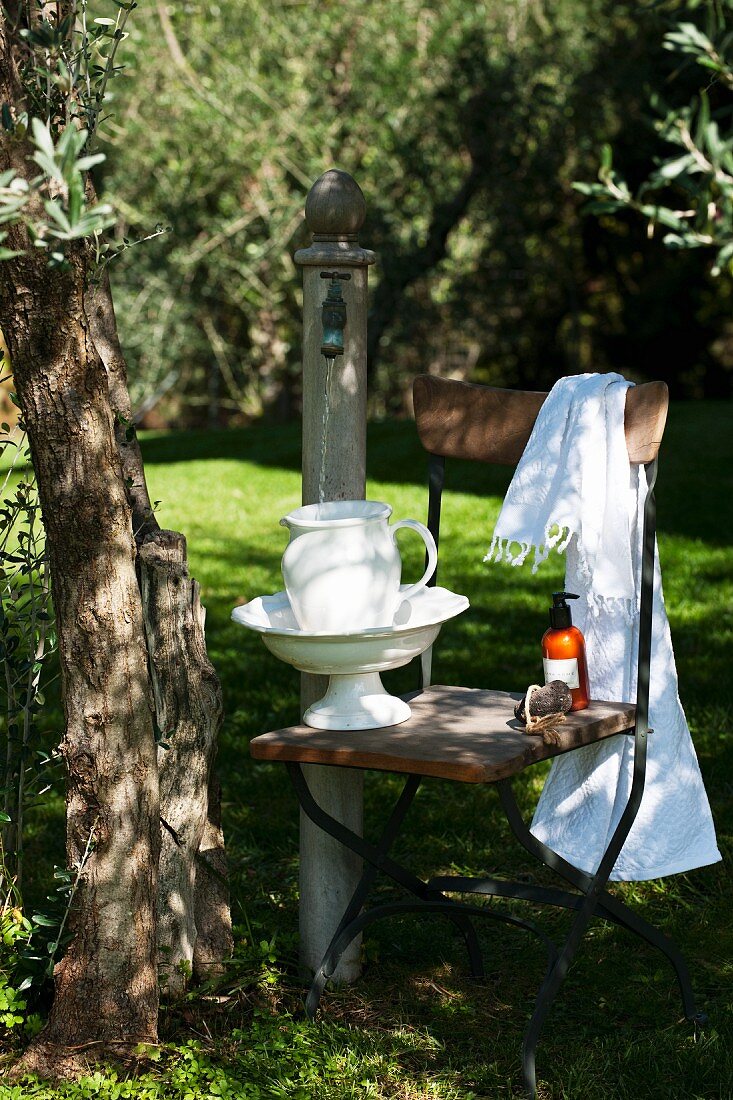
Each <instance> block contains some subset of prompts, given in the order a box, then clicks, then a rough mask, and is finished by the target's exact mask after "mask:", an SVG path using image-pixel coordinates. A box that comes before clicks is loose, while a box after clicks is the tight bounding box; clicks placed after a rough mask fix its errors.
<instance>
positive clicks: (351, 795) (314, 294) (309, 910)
mask: <svg viewBox="0 0 733 1100" xmlns="http://www.w3.org/2000/svg"><path fill="white" fill-rule="evenodd" d="M365 215H366V202H365V200H364V196H363V194H362V192H361V188H360V187H359V185H358V184H357V183H356V182H355V180H353V179H352V177H351V176H350V175H349V174H348V173H347V172H341V171H338V170H337V169H335V168H332V169H331V170H330V171H328V172H326V173H325V174H324V175H322V176H321V177H320V179H318V180H316V182H315V183H314V184H313V187H312V188H311V190H310V193H309V195H308V199H307V201H306V205H305V216H306V222H307V224H308V228H309V229H310V230H311V232H312V234H313V243H312V245H311V246H310V248H304V249H301V250H300V251H299V252H296V254H295V262H296V263H297V264H299V265H300V266H302V268H303V504H314V503H316V502H317V501H318V491H319V480H320V477H321V461H322V459H323V461H324V463H325V469H324V478H323V485H324V499H325V500H363V499H364V492H365V484H366V472H365V467H366V338H367V269H368V267H369V265H370V264H372V263H374V253H373V252H369V251H368V250H367V249H364V248H360V247H359V241H358V236H357V235H358V232H359V229H360V228H361V226H362V224H363V222H364V217H365ZM322 271H339V272H344V273H348V274H350V275H351V279H350V280H349V281H348V282H343V283H342V284H341V288H342V293H343V296H344V300H345V301H346V327H345V329H344V354H343V355H340V356H338V358H337V359H336V361H335V363H334V366H333V368H332V379H331V395H330V406H331V407H330V413H329V420H328V432H327V435H328V438H327V441H326V450H325V456H324V441H323V429H324V423H323V414H324V405H325V397H326V361H325V359H324V358H323V356H322V354H321V344H322V342H323V334H322V327H321V303H322V301H323V299H324V298H325V296H326V291H327V288H328V282H327V280H325V279H322V278H321V272H322ZM325 689H326V681H325V680H324V678H323V677H319V676H310V675H307V674H304V675H303V677H302V688H301V702H302V707H303V710H305V708H306V707H307V706H309V705H310V703H312V702H313V701H314V700H316V699H318V698H320V697H321V696H322V695H323V693H324V692H325ZM344 736H345V737H347V736H348V734H344ZM304 770H305V771H306V773H307V779H308V783H309V785H310V787H311V790H312V791H313V794H314V796H315V798H316V800H317V801H318V802H319V803H320V804H321V805H322V806H323V807H324V808H325V809H326V810H328V811H329V813H331V814H333V816H334V817H336V818H338V819H339V821H341V822H343V824H345V825H347V826H348V827H349V828H351V829H353V830H354V831H355V832H358V833H359V834H361V831H362V807H363V777H362V773H361V772H358V771H351V770H350V769H347V768H325V767H320V766H317V765H311V766H308V767H307V768H305V769H304ZM360 875H361V861H360V860H359V859H358V858H357V857H356V856H354V855H353V853H350V852H347V851H346V850H345V849H344V848H343V847H342V846H341V845H340V844H338V843H337V842H336V841H335V840H333V839H332V838H331V837H329V836H326V834H325V833H323V832H322V831H321V830H320V829H318V828H316V826H315V825H313V824H312V823H311V822H310V821H309V820H308V818H306V817H305V815H304V814H301V822H300V958H301V964H302V965H303V966H304V967H305V968H307V969H309V970H311V971H313V970H315V969H316V968H317V966H318V965H319V963H320V962H321V959H322V958H323V955H324V954H325V951H326V948H327V947H328V944H329V942H330V940H331V936H332V935H333V932H334V931H335V928H336V925H337V924H338V921H339V919H340V917H341V914H342V913H343V911H344V909H345V908H346V904H347V902H348V900H349V898H350V897H351V894H352V893H353V891H354V888H355V886H356V884H357V882H358V880H359V876H360ZM359 948H360V939H359V940H356V941H354V943H352V944H351V946H350V947H349V950H348V951H347V952H346V953H345V954H344V956H343V958H342V959H341V962H340V964H339V967H338V969H337V971H336V974H335V975H334V978H335V980H336V981H342V982H349V981H354V979H355V978H357V977H358V976H359V973H360V969H361V968H360V964H359Z"/></svg>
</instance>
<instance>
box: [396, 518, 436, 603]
mask: <svg viewBox="0 0 733 1100" xmlns="http://www.w3.org/2000/svg"><path fill="white" fill-rule="evenodd" d="M400 527H410V528H411V529H412V530H413V531H417V533H418V535H420V537H421V538H422V540H423V542H424V543H425V548H426V550H427V552H428V564H427V568H426V569H425V572H424V573H423V575H422V577H421V578H420V580H419V581H418V582H417V584H411V585H410V587H409V588H406V589H405V590H404V592H400V600H409V599H410V597H411V596H415V595H417V593H418V592H421V591H422V590H423V588H425V586H426V584H427V583H428V581H429V580H430V578H431V577H432V575H433V573H434V572H435V569H436V567H437V564H438V547H437V546H436V545H435V539H434V538H433V536H432V535H431V534H430V532H429V531H428V529H427V527H426V526H425V524H424V523H420V522H419V521H418V520H416V519H398V520H397V522H396V523H391V524H390V526H389V529H390V532H391V534H392V538H393V539H394V540H395V542H396V541H397V540H396V539H395V532H396V531H398V530H399V529H400Z"/></svg>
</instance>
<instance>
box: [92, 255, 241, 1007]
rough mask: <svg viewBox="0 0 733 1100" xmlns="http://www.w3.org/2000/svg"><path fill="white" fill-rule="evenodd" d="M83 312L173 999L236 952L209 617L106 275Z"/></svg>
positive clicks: (164, 962)
mask: <svg viewBox="0 0 733 1100" xmlns="http://www.w3.org/2000/svg"><path fill="white" fill-rule="evenodd" d="M86 308H87V313H88V316H89V318H90V323H91V331H92V334H93V337H94V342H95V345H96V347H97V350H98V351H99V353H100V355H101V357H102V360H103V362H104V364H105V367H106V369H107V375H108V378H109V390H110V402H111V404H112V408H113V410H114V412H115V416H116V424H117V441H118V446H119V451H120V456H121V460H122V468H123V473H124V476H125V481H126V484H127V486H128V494H129V499H130V503H131V507H132V522H133V529H134V532H135V538H136V541H137V544H138V574H139V579H140V589H141V593H142V601H143V618H144V624H145V636H146V640H147V647H148V652H149V656H150V674H151V678H152V686H153V695H154V700H155V718H156V723H157V726H158V730H159V737H160V741H161V745H160V748H159V750H158V762H159V769H160V813H161V825H162V839H161V857H160V884H159V893H158V915H159V925H158V946H159V967H160V974H161V980H162V983H163V988H164V990H165V992H166V994H167V995H168V996H170V997H175V996H176V995H178V994H180V993H182V992H183V991H184V989H185V988H186V985H187V981H188V977H189V975H190V974H191V973H193V975H194V977H196V978H198V979H203V978H207V977H211V976H212V975H213V974H214V973H216V972H217V971H219V970H220V969H221V967H222V963H223V961H224V960H225V959H226V958H228V956H229V955H230V954H231V950H232V931H231V916H230V910H229V892H228V887H227V877H226V872H227V868H226V857H225V851H224V837H223V833H222V829H221V818H220V797H219V785H218V781H217V779H216V776H215V774H214V762H215V757H216V739H217V734H218V731H219V727H220V725H221V719H222V699H221V687H220V684H219V681H218V679H217V676H216V673H215V671H214V668H213V666H212V665H211V662H210V661H209V658H208V655H207V652H206V641H205V637H204V621H205V612H204V609H203V607H202V606H201V599H200V590H199V586H198V583H197V582H196V580H194V578H193V577H191V576H190V575H189V572H188V563H187V555H186V540H185V538H184V536H183V535H181V534H179V533H177V532H175V531H165V530H162V529H161V528H160V527H159V526H158V523H157V520H156V518H155V515H154V512H153V508H152V505H151V502H150V496H149V493H148V489H147V485H146V481H145V470H144V467H143V461H142V455H141V453H140V447H139V444H138V442H137V438H136V436H135V431H134V425H133V424H132V416H133V414H132V409H131V405H130V397H129V392H128V388H127V367H126V363H125V358H124V354H123V352H122V348H121V346H120V341H119V336H118V333H117V323H116V320H115V312H114V305H113V301H112V293H111V289H110V285H109V279H108V278H107V276H106V274H105V276H104V277H103V278H102V279H101V280H100V281H98V282H97V283H96V284H95V285H94V286H93V288H92V289H91V290H90V292H89V294H88V295H87V301H86Z"/></svg>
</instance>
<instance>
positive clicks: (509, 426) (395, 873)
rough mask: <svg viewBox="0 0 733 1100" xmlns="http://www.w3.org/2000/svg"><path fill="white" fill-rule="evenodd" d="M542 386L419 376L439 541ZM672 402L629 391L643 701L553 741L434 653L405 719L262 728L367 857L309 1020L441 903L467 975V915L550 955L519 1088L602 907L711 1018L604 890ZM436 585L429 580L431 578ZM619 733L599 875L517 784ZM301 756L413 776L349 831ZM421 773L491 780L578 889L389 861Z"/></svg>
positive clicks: (649, 937)
mask: <svg viewBox="0 0 733 1100" xmlns="http://www.w3.org/2000/svg"><path fill="white" fill-rule="evenodd" d="M546 396H547V395H546V394H545V393H535V392H527V391H515V390H503V389H494V388H490V387H484V386H472V385H467V384H465V383H461V382H452V381H445V380H441V379H438V378H433V377H431V376H427V375H425V376H421V377H419V378H417V379H416V381H415V385H414V405H415V420H416V423H417V429H418V433H419V435H420V439H421V441H422V443H423V446H424V447H425V449H426V450H427V451H428V454H429V464H428V469H429V505H428V526H429V527H430V529H431V531H432V534H433V536H434V538H435V541H436V543H438V542H439V537H440V513H441V503H442V494H443V486H444V480H445V467H446V459H455V458H460V459H470V460H474V461H479V462H489V463H500V464H507V465H513V464H515V463H516V462H517V461H518V460H519V458H520V457H521V455H522V452H523V450H524V447H525V445H526V443H527V440H528V438H529V436H530V433H531V431H532V428H533V426H534V422H535V420H536V418H537V414H538V412H539V410H540V408H541V406H542V403H543V401H544V400H545V397H546ZM667 406H668V394H667V387H666V385H665V384H664V383H663V382H650V383H647V384H646V385H642V386H636V387H634V388H633V389H630V390H629V392H628V395H627V402H626V420H625V430H626V440H627V447H628V452H629V458H630V460H631V462H632V463H637V464H641V465H643V466H644V468H645V471H646V478H647V484H648V494H647V499H646V506H645V511H644V534H643V559H642V574H641V606H640V615H639V618H640V621H639V649H638V687H637V696H636V700H635V703H631V702H628V703H612V702H603V701H597V700H595V701H592V704H591V706H590V707H589V708H588V710H584V711H578V712H575V713H571V714H570V715H568V720H567V721H566V722H565V723H564V724H563V725H562V726H560V727H559V730H558V737H559V744H556V745H546V744H545V743H544V741H543V739H542V737H541V736H528V735H527V734H526V733H525V732H524V730H523V728H522V727H521V725H520V723H519V722H517V721H516V720H515V719H514V717H513V709H512V708H513V705H514V702H515V701H516V700H517V699H519V698H520V696H519V695H517V694H512V693H511V692H505V691H492V690H478V689H469V688H460V687H443V686H428V685H429V663H430V662H429V660H427V661H424V662H423V679H424V682H423V687H422V689H421V690H420V691H419V692H417V693H416V694H415V695H413V696H410V697H409V698H410V706H411V708H412V717H411V718H410V719H409V720H408V721H407V722H405V723H403V724H402V725H399V726H393V727H389V728H385V729H380V730H360V731H354V730H351V731H348V733H346V732H340V731H332V730H331V731H325V730H315V729H310V728H308V727H304V726H295V727H291V728H290V729H286V730H278V731H276V732H273V733H269V734H264V735H262V736H261V737H257V738H255V739H254V741H253V742H252V743H251V751H252V755H253V756H255V757H256V758H258V759H267V760H281V761H283V762H285V763H287V766H288V769H289V771H290V775H291V779H292V782H293V785H294V787H295V790H296V793H297V795H298V798H299V800H300V804H301V806H302V808H303V810H304V812H305V813H306V814H307V815H308V816H309V817H310V818H311V819H312V820H313V821H314V822H315V823H316V824H317V825H318V826H320V827H321V828H322V829H324V830H325V831H326V832H327V833H329V834H330V835H331V836H333V837H335V838H336V839H337V840H339V841H340V842H341V843H343V844H344V845H346V846H347V847H348V848H350V849H351V850H352V851H353V852H355V853H357V854H358V855H360V856H361V857H363V859H364V860H365V862H366V867H365V869H364V873H363V875H362V878H361V880H360V882H359V884H358V886H357V888H356V890H355V892H354V894H353V896H352V898H351V900H350V902H349V904H348V906H347V908H346V910H345V912H344V915H343V917H342V919H341V921H340V923H339V926H338V928H337V929H336V930H335V932H334V935H333V938H332V941H331V943H330V945H329V947H328V950H327V951H326V954H325V957H324V959H323V962H322V963H321V966H320V967H319V969H318V972H317V973H316V975H315V977H314V979H313V984H312V985H311V988H310V992H309V994H308V999H307V1002H306V1009H307V1012H308V1014H309V1015H310V1016H313V1015H314V1014H315V1012H316V1010H317V1008H318V1004H319V1001H320V998H321V994H322V993H323V990H324V989H325V986H326V984H327V981H328V979H329V977H330V976H331V975H332V974H333V973H334V972H335V970H336V967H337V965H338V962H339V959H340V958H341V955H342V954H343V952H344V950H345V949H346V947H347V946H348V944H349V943H350V942H351V940H352V939H354V937H355V936H357V935H358V934H359V933H360V932H362V931H363V930H364V929H365V928H367V927H368V926H369V925H370V924H372V923H373V922H374V921H376V920H379V919H380V918H381V917H384V916H390V915H393V914H396V913H404V912H413V913H426V914H427V913H437V914H441V915H443V916H445V917H447V918H448V919H449V920H451V921H452V922H453V923H454V924H455V925H456V927H457V928H458V930H459V931H460V932H461V934H462V936H463V938H464V940H465V943H466V947H467V950H468V956H469V961H470V965H471V970H472V973H473V974H474V975H477V976H481V975H482V974H483V967H482V960H481V952H480V949H479V943H478V938H477V936H476V932H475V929H474V927H473V924H472V920H473V918H479V917H481V918H489V919H492V920H502V921H506V922H508V923H510V924H513V925H516V926H520V927H522V928H526V929H528V930H529V931H531V932H533V933H534V934H535V935H537V936H539V938H540V939H541V940H542V942H543V943H544V944H545V947H546V949H547V954H548V963H547V971H546V974H545V978H544V980H543V982H542V985H541V987H540V990H539V992H538V995H537V999H536V1003H535V1007H534V1011H533V1013H532V1017H531V1019H530V1022H529V1025H528V1027H527V1031H526V1033H525V1037H524V1044H523V1051H522V1072H523V1080H524V1085H525V1089H526V1092H527V1094H528V1095H529V1096H530V1097H534V1096H535V1090H536V1076H535V1053H536V1048H537V1042H538V1040H539V1036H540V1032H541V1030H542V1026H543V1023H544V1021H545V1018H546V1016H547V1014H548V1012H549V1010H550V1007H551V1005H552V1003H553V1001H554V999H555V997H556V996H557V993H558V990H559V989H560V986H561V985H562V982H563V980H564V978H565V975H566V973H567V971H568V967H569V966H570V963H571V961H572V959H573V957H574V955H575V953H576V951H577V948H578V945H579V943H580V941H581V939H582V937H583V935H584V933H585V931H586V929H587V927H588V924H589V922H590V920H591V918H592V917H593V916H594V915H596V914H597V915H599V916H601V917H603V918H605V919H606V920H611V921H613V922H615V923H616V924H619V925H622V926H623V927H625V928H627V929H628V930H629V931H631V932H633V933H635V934H636V935H637V936H639V937H640V938H641V939H643V940H645V941H646V942H647V943H649V944H651V945H652V946H654V947H656V948H657V949H658V950H659V951H661V952H662V953H663V954H664V955H665V956H666V957H667V958H668V959H669V961H670V963H671V964H672V966H673V967H674V970H675V972H676V975H677V979H678V982H679V986H680V991H681V994H682V1003H683V1008H684V1013H685V1015H686V1017H687V1018H688V1019H691V1020H694V1021H696V1022H698V1023H702V1022H704V1016H703V1015H702V1014H700V1013H698V1012H697V1011H696V1008H695V1002H694V998H693V994H692V988H691V985H690V979H689V975H688V972H687V967H686V965H685V961H684V959H683V957H682V955H681V954H680V952H679V950H678V949H677V947H676V945H675V944H674V943H673V942H672V941H671V940H670V939H669V938H668V937H666V936H665V935H663V934H662V933H661V932H660V931H659V930H658V929H656V928H654V927H653V926H652V925H650V924H649V923H648V922H647V921H645V920H644V919H643V918H641V917H640V916H638V915H637V914H635V913H634V912H633V911H632V910H631V909H630V908H629V907H628V906H627V905H625V904H624V903H623V902H622V901H620V900H619V899H618V898H617V897H615V896H614V895H613V894H610V893H609V892H608V890H607V883H608V879H609V875H610V873H611V871H612V869H613V865H614V863H615V862H616V859H617V857H618V855H619V852H620V851H621V848H622V847H623V844H624V841H625V840H626V837H627V836H628V834H629V831H630V829H631V826H632V825H633V822H634V819H635V817H636V814H637V812H638V809H639V805H640V803H641V797H642V793H643V789H644V777H645V772H646V756H647V737H648V735H649V733H650V732H651V731H650V730H649V727H648V713H649V673H650V659H651V633H652V590H653V578H654V545H655V527H656V524H655V501H654V483H655V479H656V472H657V453H658V451H659V446H660V443H661V440H662V435H663V431H664V425H665V422H666V415H667ZM432 583H435V578H433V581H432ZM619 735H620V736H633V738H634V769H633V780H632V786H631V791H630V794H629V799H628V803H627V805H626V807H625V809H624V811H623V813H622V815H621V818H620V821H619V823H618V825H617V827H616V829H615V832H614V833H613V836H612V837H611V839H610V841H609V844H608V847H607V849H606V851H605V853H604V855H603V857H602V859H601V861H600V864H599V866H598V869H597V871H596V872H595V874H592V875H591V874H587V873H586V872H584V871H582V870H580V869H579V868H578V867H574V866H573V865H572V864H570V863H569V862H567V860H565V859H563V858H562V857H561V856H559V855H558V854H557V853H556V852H553V851H552V850H551V849H550V848H548V847H547V846H546V845H545V844H543V843H542V842H541V841H539V840H538V839H537V838H536V837H535V836H533V835H532V833H531V832H530V830H529V828H528V826H527V825H526V823H525V822H524V820H523V818H522V816H521V814H520V811H519V808H518V806H517V802H516V800H515V797H514V794H513V792H512V786H511V780H512V777H513V776H515V775H517V774H519V773H520V772H522V771H524V769H525V768H527V767H528V766H530V765H532V764H534V763H537V762H538V761H540V760H546V759H548V758H550V757H553V756H556V755H559V754H561V753H564V752H570V751H572V750H574V749H576V748H579V747H580V746H582V745H588V744H591V743H593V742H596V741H599V740H601V739H603V738H606V737H611V736H619ZM303 763H311V764H325V765H330V766H342V767H355V768H363V769H375V770H380V771H392V772H397V773H403V774H406V775H407V780H406V782H405V786H404V788H403V790H402V793H401V794H400V796H399V798H398V800H397V802H396V804H395V807H394V809H393V811H392V814H391V816H390V818H389V820H388V822H387V825H386V826H385V828H384V830H383V833H382V836H381V837H380V839H379V841H378V842H377V843H376V844H372V843H370V842H368V841H366V840H364V839H363V838H362V837H360V836H358V835H357V834H356V833H354V832H353V831H352V830H350V829H348V828H346V827H345V826H344V825H342V824H341V823H340V822H339V821H337V820H336V819H335V818H334V817H332V816H331V815H330V814H328V813H327V812H326V811H324V810H323V808H322V807H321V806H319V805H318V803H317V802H316V801H315V800H314V798H313V796H312V794H311V792H310V790H309V788H308V784H307V782H306V780H305V777H304V774H303V771H302V768H301V764H303ZM423 776H433V777H437V778H441V779H445V780H450V781H454V782H463V783H491V784H494V785H495V786H496V788H497V790H498V794H499V798H500V801H501V805H502V807H503V809H504V812H505V814H506V817H507V820H508V822H509V825H510V827H511V829H512V831H513V833H514V835H515V837H516V838H517V840H518V841H519V842H520V844H522V845H523V847H524V848H525V849H526V850H527V851H528V852H530V853H531V854H532V855H534V856H536V857H537V858H538V859H539V860H540V861H541V862H542V863H543V864H544V865H545V866H547V867H548V868H550V869H551V870H552V871H554V872H556V873H557V874H558V875H559V876H560V877H561V878H562V879H564V880H565V881H566V883H569V884H570V886H571V887H573V888H574V889H573V890H567V889H560V888H558V887H545V886H539V885H534V884H530V883H525V882H510V881H506V880H504V879H499V878H480V879H473V878H466V877H463V876H452V875H451V876H443V875H441V876H438V877H434V878H432V879H430V880H428V881H424V880H422V879H419V878H417V877H416V876H415V875H414V874H412V872H410V871H409V870H408V869H407V868H405V867H403V866H401V865H400V864H398V863H397V862H396V861H395V860H393V859H392V858H391V857H390V855H389V849H390V847H391V845H392V843H393V841H394V839H395V837H396V836H397V834H398V832H399V829H400V827H401V825H402V822H403V821H404V819H405V816H406V814H407V811H408V809H409V807H410V805H411V803H412V801H413V799H414V797H415V794H416V793H417V790H418V788H419V786H420V782H421V780H422V777H423ZM379 874H384V875H386V876H387V877H389V878H391V879H392V880H393V881H394V882H396V883H397V884H398V885H400V886H401V887H402V888H403V889H404V890H406V891H407V892H408V894H410V895H411V898H410V899H409V900H407V901H403V900H398V901H394V902H388V903H386V904H380V905H376V906H373V907H372V908H369V909H365V908H364V904H365V902H366V900H367V898H368V896H369V894H370V893H371V889H372V886H373V884H374V881H375V880H376V878H377V876H378V875H379ZM451 894H469V895H470V894H474V895H489V896H495V897H505V898H514V899H521V900H525V901H529V902H531V903H534V904H545V905H552V906H559V907H562V908H566V909H569V910H572V911H574V913H575V915H574V917H573V920H572V924H571V927H570V931H569V932H568V934H567V937H566V939H565V941H564V943H562V944H561V945H560V946H559V947H558V946H556V945H555V944H553V943H552V942H551V941H550V939H549V938H548V937H547V936H546V935H545V934H544V932H542V930H541V929H539V928H538V927H536V926H535V925H534V924H533V923H531V922H529V921H525V920H522V919H520V918H518V917H516V916H514V915H513V914H511V913H508V912H502V911H500V910H498V909H497V908H495V907H494V906H492V907H487V906H480V905H475V904H467V903H466V902H463V901H457V900H456V899H455V898H454V897H451V896H449V895H451Z"/></svg>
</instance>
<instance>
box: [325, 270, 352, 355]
mask: <svg viewBox="0 0 733 1100" xmlns="http://www.w3.org/2000/svg"><path fill="white" fill-rule="evenodd" d="M321 278H322V279H330V280H331V282H330V284H329V287H328V292H327V294H326V297H325V298H324V299H323V305H322V306H321V316H322V322H323V343H322V344H321V354H322V355H323V356H325V358H326V359H328V360H330V362H331V363H333V362H334V360H335V358H336V356H337V355H343V354H344V328H345V326H346V302H345V301H344V299H343V295H342V294H341V282H340V280H343V281H344V282H346V280H347V279H350V278H351V275H341V274H340V273H339V272H338V271H322V272H321Z"/></svg>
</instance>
